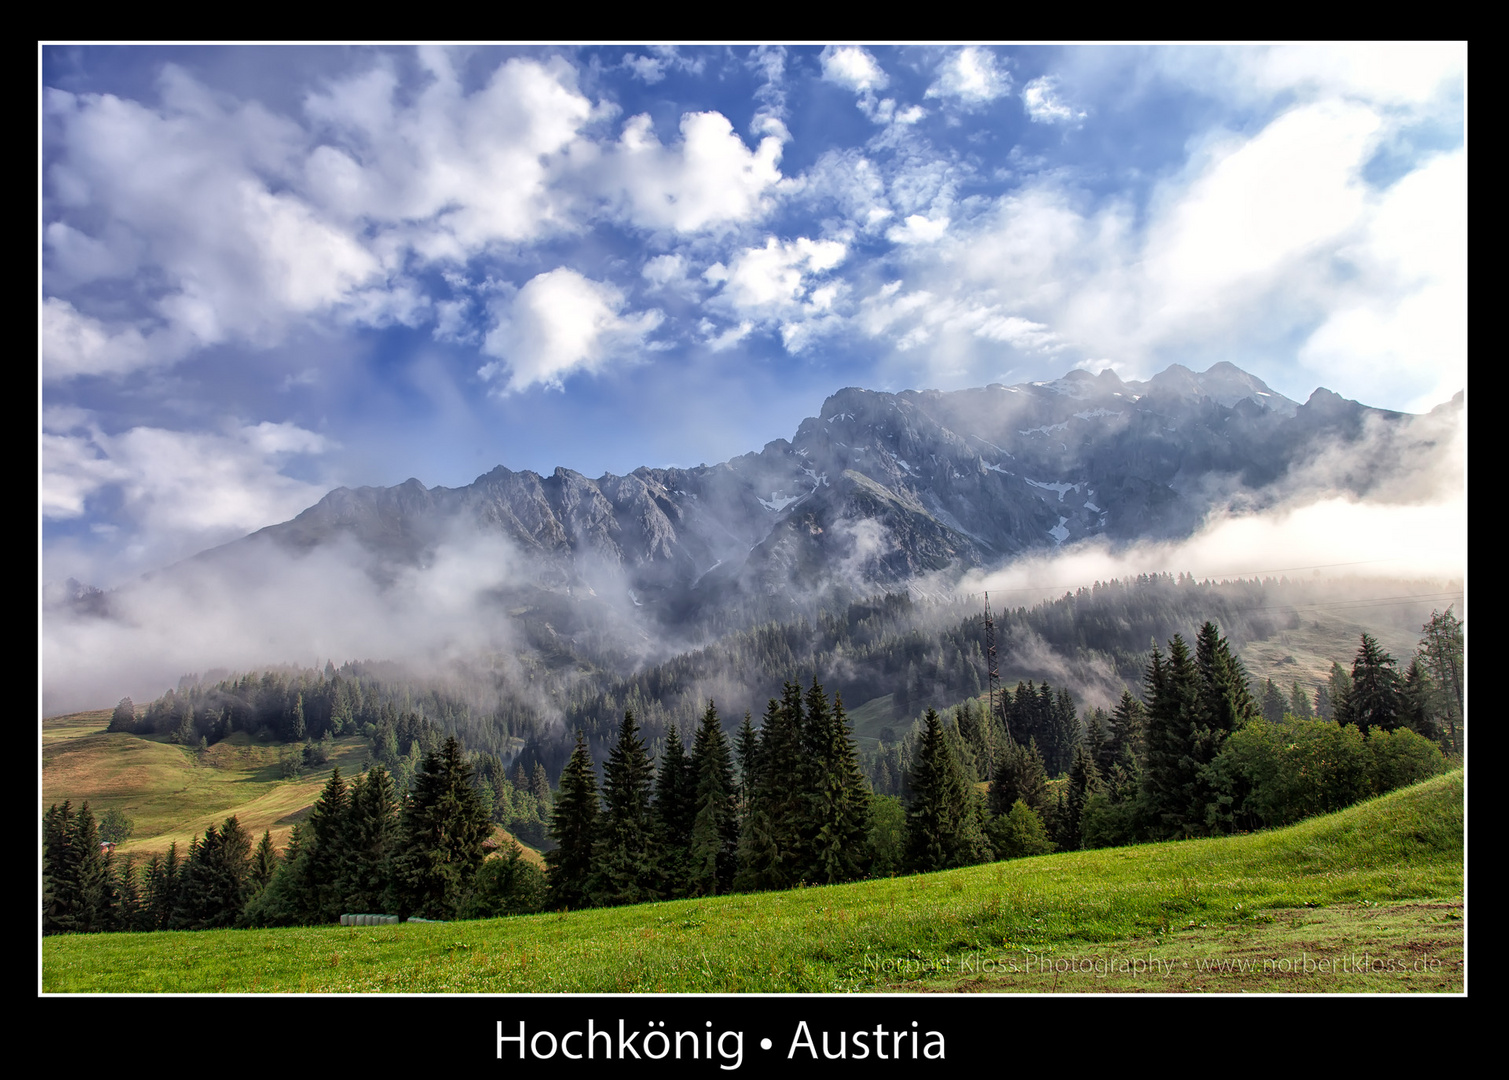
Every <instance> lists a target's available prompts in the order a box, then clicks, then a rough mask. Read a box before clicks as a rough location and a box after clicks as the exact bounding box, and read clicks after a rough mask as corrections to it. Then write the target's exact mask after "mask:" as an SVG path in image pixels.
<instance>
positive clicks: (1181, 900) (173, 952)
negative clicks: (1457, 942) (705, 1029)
mask: <svg viewBox="0 0 1509 1080" xmlns="http://www.w3.org/2000/svg"><path fill="white" fill-rule="evenodd" d="M1462 793H1463V782H1462V774H1461V773H1460V772H1454V773H1451V774H1449V775H1447V776H1442V777H1437V778H1435V779H1433V780H1429V781H1426V782H1424V783H1422V784H1419V785H1416V786H1415V787H1412V788H1408V789H1405V790H1403V791H1397V792H1394V793H1392V794H1389V795H1385V796H1382V797H1380V798H1377V799H1374V800H1372V801H1370V802H1368V803H1364V804H1362V805H1360V806H1355V807H1352V808H1351V809H1348V810H1345V811H1342V812H1341V813H1338V814H1333V815H1330V816H1327V817H1323V818H1316V819H1313V820H1311V821H1307V822H1302V823H1300V824H1299V825H1296V826H1292V827H1290V828H1287V829H1281V830H1275V831H1273V832H1267V833H1257V834H1253V835H1249V836H1239V837H1232V838H1227V839H1218V840H1195V841H1185V842H1182V843H1168V844H1157V845H1146V846H1141V847H1130V848H1115V849H1109V850H1102V851H1089V852H1073V853H1068V854H1063V855H1050V856H1043V857H1040V858H1035V859H1020V860H1015V861H1012V862H1005V863H994V864H989V865H985V866H976V867H970V868H968V869H964V870H954V871H949V872H946V873H938V874H925V875H916V876H912V877H901V878H891V879H887V880H881V881H867V882H859V883H856V884H852V885H840V886H833V887H828V888H817V889H804V890H797V891H792V892H783V893H760V894H752V895H746V896H734V897H720V898H717V899H710V900H680V901H674V902H667V903H661V904H645V905H641V906H637V907H626V908H613V909H600V910H591V911H580V912H571V913H568V914H560V913H556V914H546V915H534V916H528V917H520V918H513V919H499V920H489V921H479V922H463V923H447V924H429V925H423V924H409V925H400V926H388V927H361V928H355V927H352V928H345V927H317V928H309V929H297V930H261V931H246V930H231V931H205V932H200V933H177V934H166V933H159V934H109V935H88V936H64V937H52V938H47V939H45V940H44V942H43V990H44V991H48V992H67V991H80V992H87V991H147V992H151V991H189V992H205V991H277V990H282V991H298V990H316V991H335V992H373V991H409V992H413V991H424V992H451V993H472V992H483V993H504V992H554V991H574V992H629V991H681V992H730V991H772V992H782V991H785V992H789V991H854V990H881V989H909V988H916V989H920V988H922V987H923V986H924V985H929V984H931V985H933V986H936V985H938V984H937V975H938V970H937V968H936V966H933V967H930V966H929V961H932V962H933V963H934V964H936V962H937V960H938V959H939V958H942V957H949V958H955V957H960V956H968V955H983V956H989V957H997V958H1000V957H1017V958H1022V959H1025V958H1026V957H1028V956H1029V955H1030V956H1033V957H1036V958H1038V960H1039V962H1041V960H1042V959H1043V958H1051V957H1053V956H1067V955H1087V954H1090V953H1094V952H1096V951H1097V950H1100V951H1104V950H1105V948H1106V946H1107V945H1127V944H1129V943H1137V946H1138V948H1139V949H1142V950H1143V951H1144V952H1145V953H1146V954H1148V955H1152V956H1156V955H1158V954H1159V950H1160V949H1164V950H1167V949H1176V948H1177V947H1178V946H1177V941H1178V939H1179V938H1180V936H1181V935H1185V936H1187V935H1188V934H1189V933H1191V932H1198V931H1201V930H1206V931H1209V932H1211V933H1212V934H1219V933H1220V932H1221V931H1222V930H1230V929H1233V928H1241V927H1247V928H1261V927H1262V926H1264V925H1267V924H1271V923H1273V922H1274V920H1275V916H1276V915H1283V914H1284V913H1283V912H1275V911H1274V909H1291V910H1292V909H1305V908H1307V907H1329V906H1333V905H1344V904H1366V905H1373V904H1378V903H1390V902H1394V901H1399V900H1419V899H1425V898H1456V897H1460V896H1461V893H1462V878H1463V809H1462ZM1448 917H1449V913H1448ZM1212 940H1213V941H1214V938H1213V939H1212ZM1350 944H1351V945H1352V947H1354V948H1362V947H1364V946H1366V945H1367V944H1368V942H1367V941H1365V940H1362V941H1358V940H1353V941H1351V943H1350ZM908 961H910V962H911V963H907V962H908ZM1457 967H1458V970H1460V965H1457ZM909 969H911V970H909ZM1459 987H1460V975H1458V981H1457V982H1456V984H1455V986H1454V987H1453V988H1459ZM1021 988H1023V989H1047V987H1044V986H1043V985H1041V984H1035V985H1030V986H1024V987H1021ZM1087 988H1091V989H1094V988H1103V987H1097V986H1091V987H1087ZM1142 988H1144V989H1155V990H1156V989H1160V988H1161V987H1159V986H1145V987H1142ZM1191 988H1194V987H1191ZM1255 988H1256V987H1255ZM1305 988H1313V987H1305ZM1334 988H1336V989H1361V988H1363V987H1359V986H1355V985H1352V986H1342V985H1336V986H1335V987H1334ZM1377 988H1378V989H1410V988H1411V987H1409V986H1405V985H1398V984H1392V985H1388V986H1383V985H1380V986H1378V987H1377ZM1431 988H1439V987H1431Z"/></svg>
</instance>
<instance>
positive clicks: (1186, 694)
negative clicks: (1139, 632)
mask: <svg viewBox="0 0 1509 1080" xmlns="http://www.w3.org/2000/svg"><path fill="white" fill-rule="evenodd" d="M1197 682H1198V680H1197V676H1196V673H1195V669H1194V665H1193V664H1192V663H1191V662H1190V657H1189V649H1188V647H1187V646H1186V645H1185V644H1184V639H1183V638H1182V637H1180V636H1179V635H1178V634H1175V635H1174V637H1173V640H1172V641H1170V642H1169V654H1168V658H1167V660H1165V659H1164V656H1163V654H1162V652H1160V651H1159V649H1158V647H1157V646H1156V645H1155V646H1154V647H1153V654H1152V657H1151V659H1150V660H1149V661H1148V668H1147V677H1146V697H1147V736H1146V737H1147V760H1146V762H1145V765H1144V769H1143V773H1142V781H1143V795H1144V797H1145V798H1146V800H1147V804H1148V811H1149V816H1150V818H1151V819H1152V821H1151V824H1152V827H1153V830H1154V833H1155V836H1156V837H1158V838H1163V837H1168V836H1175V835H1179V834H1180V833H1182V832H1183V831H1184V830H1185V823H1186V819H1187V815H1188V810H1189V805H1190V802H1191V801H1192V798H1193V796H1194V791H1193V785H1194V777H1193V776H1192V775H1191V771H1192V770H1191V766H1192V764H1193V761H1194V757H1193V754H1194V748H1193V745H1192V744H1193V740H1194V735H1195V733H1194V731H1193V730H1192V729H1193V723H1192V721H1193V718H1194V713H1195V699H1196V694H1197V691H1198V686H1197Z"/></svg>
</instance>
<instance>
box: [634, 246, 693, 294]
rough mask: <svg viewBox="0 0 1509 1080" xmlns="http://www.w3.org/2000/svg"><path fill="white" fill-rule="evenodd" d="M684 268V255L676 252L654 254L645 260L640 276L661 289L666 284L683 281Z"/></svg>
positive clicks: (684, 277)
mask: <svg viewBox="0 0 1509 1080" xmlns="http://www.w3.org/2000/svg"><path fill="white" fill-rule="evenodd" d="M686 270H687V261H686V256H684V255H677V254H670V255H656V256H655V257H654V258H652V259H646V260H645V264H644V269H643V270H641V271H640V276H642V277H643V278H644V279H645V280H646V281H648V282H649V283H650V284H651V285H653V286H655V287H656V288H658V289H663V288H665V287H666V286H668V285H676V284H680V283H681V282H683V281H685V280H686Z"/></svg>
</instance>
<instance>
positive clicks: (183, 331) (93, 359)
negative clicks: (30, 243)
mask: <svg viewBox="0 0 1509 1080" xmlns="http://www.w3.org/2000/svg"><path fill="white" fill-rule="evenodd" d="M161 89H162V105H161V106H160V107H159V108H156V109H152V108H148V107H146V106H143V105H140V104H138V103H136V102H131V101H124V100H121V99H119V98H115V97H111V96H109V95H73V94H67V93H63V92H60V91H53V90H50V91H48V92H47V95H46V99H45V111H46V117H47V125H48V130H49V131H54V132H56V133H57V134H56V136H55V137H54V138H53V140H51V142H52V144H53V145H55V147H56V154H55V157H54V160H53V163H52V164H51V166H50V169H49V174H48V181H49V190H50V192H51V193H52V194H53V195H54V197H55V202H54V203H53V206H54V208H56V210H60V211H61V213H62V218H61V219H57V220H54V221H52V222H49V224H48V227H47V230H46V238H47V241H48V248H47V252H46V253H47V257H48V260H49V263H50V264H51V265H52V266H55V268H56V269H57V270H58V271H59V277H58V278H57V279H56V280H57V283H58V287H67V286H68V285H70V284H71V283H74V282H77V281H79V280H82V279H83V278H84V277H87V276H93V277H95V278H97V279H100V280H107V281H118V282H120V283H121V285H122V286H123V290H122V291H123V292H124V293H125V295H126V296H134V298H135V299H136V301H137V302H138V303H139V304H141V305H142V306H141V307H140V308H139V309H138V310H139V311H140V313H141V315H143V316H146V317H149V318H150V319H151V321H153V322H155V323H158V324H159V328H158V329H156V330H153V331H150V332H146V333H143V332H142V331H141V330H140V329H138V328H134V327H131V328H123V329H121V330H118V331H116V332H113V333H111V332H104V338H105V340H104V341H103V343H102V342H101V341H100V340H99V339H98V337H96V339H95V340H93V341H92V342H91V340H90V337H91V335H90V334H89V333H87V332H85V331H86V329H93V330H95V331H96V332H102V331H101V327H100V326H99V325H98V320H97V317H94V318H95V319H96V325H95V326H94V327H92V328H87V326H86V324H85V323H82V322H80V321H79V320H70V318H69V317H68V312H66V311H65V310H64V309H63V308H62V307H59V306H56V305H55V306H54V308H53V310H52V311H51V312H50V314H51V315H53V316H54V317H56V319H57V322H58V334H57V335H56V336H55V337H54V341H53V344H54V345H55V346H56V347H58V348H59V350H60V351H59V363H58V365H57V367H56V368H55V370H62V371H67V370H70V369H73V370H79V369H80V368H81V367H82V370H96V371H116V372H119V371H124V370H130V369H132V368H138V367H144V366H149V365H151V364H154V363H170V362H172V361H173V360H176V359H178V358H180V357H182V356H183V355H184V354H185V353H186V352H187V351H188V349H189V348H191V347H193V346H200V345H207V344H215V343H219V342H223V341H227V340H230V339H232V338H235V339H240V340H243V341H247V342H251V343H253V344H262V343H267V342H270V341H273V340H276V339H277V338H278V337H279V336H280V335H281V334H282V332H283V330H284V328H285V326H286V324H287V322H288V321H289V320H290V319H292V318H298V317H301V316H305V315H308V314H310V313H313V312H316V311H320V310H323V309H326V308H328V307H330V306H331V305H333V304H335V303H337V302H340V301H341V300H343V299H345V298H347V297H348V296H350V295H351V294H352V293H353V291H354V290H355V289H357V288H358V287H360V286H366V285H370V284H371V283H373V282H374V281H376V280H379V279H380V277H381V268H380V267H379V265H378V262H377V260H376V259H375V258H374V257H373V256H372V255H371V254H370V253H369V252H368V251H367V250H366V249H365V248H364V247H363V246H362V245H361V243H360V242H359V241H358V240H356V239H355V238H353V237H352V236H350V235H348V234H347V233H346V232H345V231H344V230H343V229H341V228H340V227H338V226H336V225H333V224H332V223H331V222H329V221H328V220H326V219H324V218H323V217H322V216H321V215H320V214H319V213H318V212H317V211H316V210H315V209H314V208H313V207H311V206H310V205H309V204H308V203H307V202H306V201H305V200H304V199H302V198H301V197H300V196H298V195H297V194H295V193H293V192H291V191H289V190H280V191H274V190H271V188H270V186H269V181H268V179H267V177H268V176H269V174H270V175H271V176H273V177H279V178H281V179H286V178H287V177H288V176H289V175H290V171H291V169H292V167H293V165H292V159H293V158H295V157H296V156H297V154H298V152H299V150H300V146H301V143H302V141H303V135H302V132H300V131H299V129H298V128H297V126H296V125H293V124H292V123H291V122H289V121H286V120H283V119H280V118H277V117H273V116H271V115H270V114H268V113H267V112H266V111H265V110H263V109H262V108H261V107H260V106H258V105H256V104H255V103H252V104H246V105H239V106H234V107H232V106H229V105H226V104H224V103H223V102H222V101H220V100H219V99H218V98H214V97H213V96H212V95H211V94H209V92H208V91H206V90H204V88H202V87H200V86H198V85H197V84H195V83H193V82H192V81H191V80H190V79H188V78H187V76H184V75H183V74H182V73H180V72H177V71H175V70H174V69H172V68H169V69H166V71H165V72H164V75H163V78H162V85H161ZM85 222H90V223H99V222H103V223H104V224H102V225H98V230H97V232H96V233H91V232H90V231H89V228H88V227H86V226H85V224H84V223H85ZM85 257H87V259H88V260H89V261H90V263H91V265H92V267H93V272H92V275H86V274H84V273H83V271H82V270H81V268H80V263H81V261H83V260H84V259H85ZM51 299H55V300H59V301H60V302H62V303H68V304H69V307H70V308H71V309H75V310H76V309H77V303H76V302H70V301H69V300H68V299H67V298H64V297H56V296H54V297H52V298H51ZM81 314H82V315H83V316H85V317H86V318H89V317H93V316H92V313H90V312H88V311H87V310H85V311H84V312H82V313H81ZM70 345H72V346H74V347H73V348H72V349H70V348H69V346H70ZM91 345H92V346H94V347H91ZM86 358H88V359H86Z"/></svg>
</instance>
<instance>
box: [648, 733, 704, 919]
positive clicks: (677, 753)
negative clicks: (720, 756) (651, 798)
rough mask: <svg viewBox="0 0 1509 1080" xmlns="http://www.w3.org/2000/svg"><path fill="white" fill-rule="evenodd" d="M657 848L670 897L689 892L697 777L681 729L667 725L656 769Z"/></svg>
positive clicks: (663, 880)
mask: <svg viewBox="0 0 1509 1080" xmlns="http://www.w3.org/2000/svg"><path fill="white" fill-rule="evenodd" d="M654 806H655V815H654V816H655V831H656V843H655V847H656V851H657V858H658V859H659V861H660V879H661V888H662V890H663V891H664V894H665V895H666V896H667V897H678V896H685V895H687V891H688V888H689V874H690V864H691V858H692V854H691V847H692V823H693V819H694V818H695V817H696V816H697V777H696V774H695V773H693V772H692V760H691V758H689V757H688V756H687V755H686V751H685V750H684V749H683V747H682V745H681V730H680V728H678V727H677V726H676V724H675V723H674V722H672V723H670V724H668V725H667V727H666V735H665V748H664V749H663V750H662V752H661V754H660V760H659V761H658V762H657V763H656V769H655V803H654Z"/></svg>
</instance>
